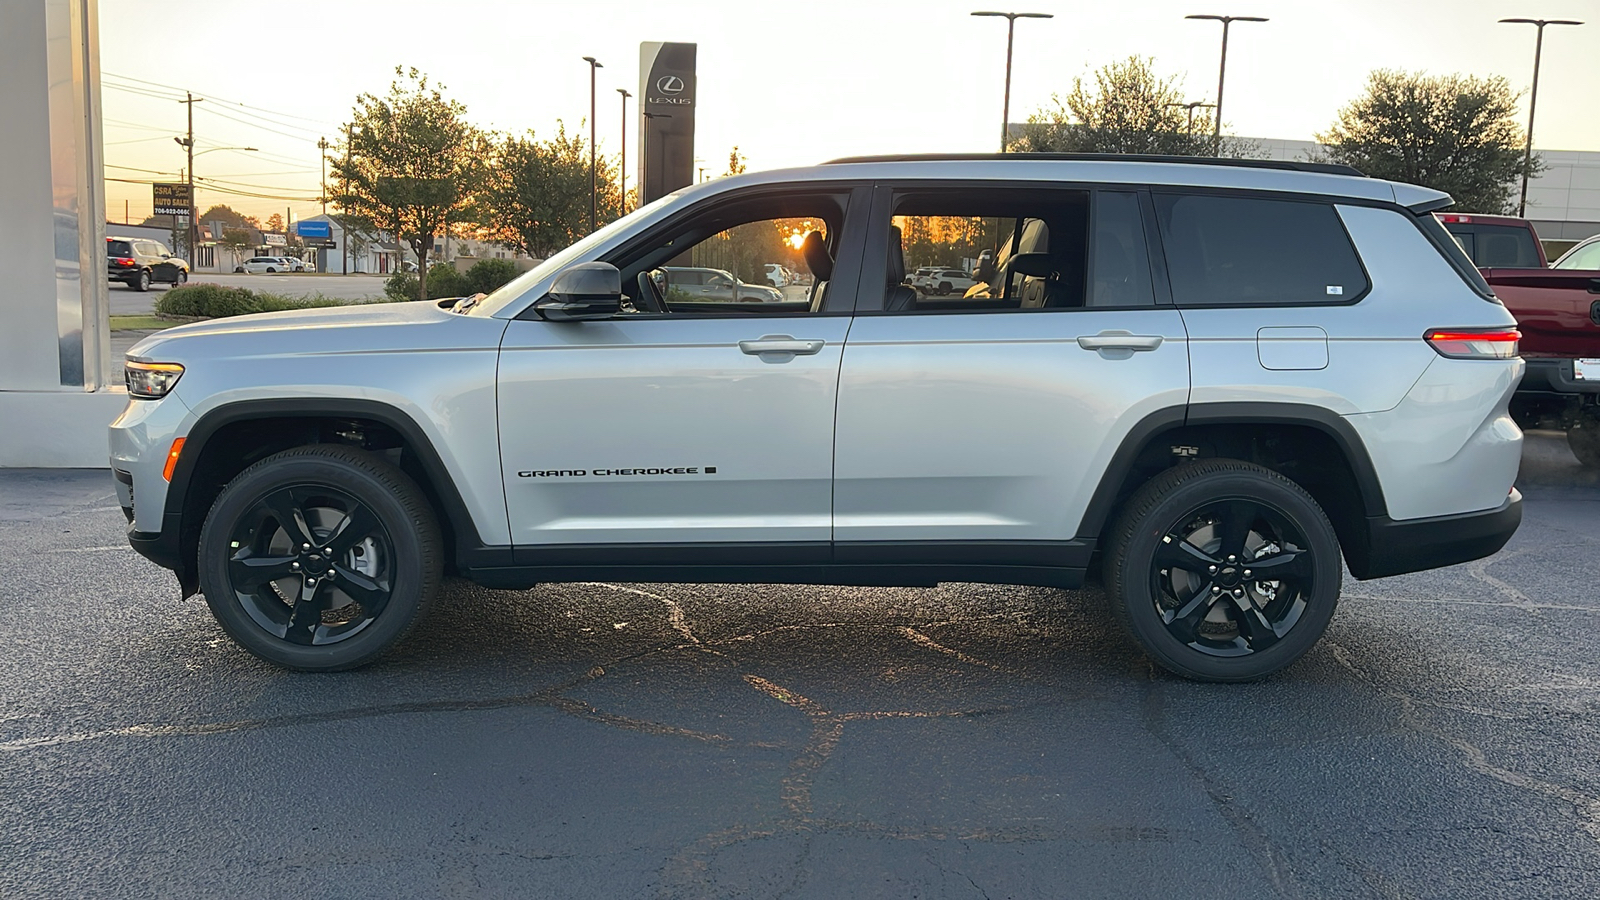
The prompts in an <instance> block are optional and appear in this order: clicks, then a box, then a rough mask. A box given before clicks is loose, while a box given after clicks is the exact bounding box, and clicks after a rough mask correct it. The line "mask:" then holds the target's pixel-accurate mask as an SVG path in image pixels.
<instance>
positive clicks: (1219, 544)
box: [1106, 460, 1343, 681]
mask: <svg viewBox="0 0 1600 900" xmlns="http://www.w3.org/2000/svg"><path fill="white" fill-rule="evenodd" d="M1342 574H1343V573H1342V570H1341V568H1340V562H1339V545H1338V540H1337V537H1336V536H1335V534H1334V531H1333V526H1332V525H1331V524H1330V523H1329V522H1328V519H1327V516H1326V515H1325V514H1323V512H1322V509H1321V508H1320V507H1319V506H1318V505H1317V503H1316V501H1315V500H1313V499H1312V498H1311V496H1310V495H1309V494H1307V493H1306V492H1305V491H1304V489H1302V488H1301V487H1300V486H1299V485H1297V484H1295V483H1294V482H1292V481H1290V480H1289V479H1287V478H1285V477H1284V476H1282V475H1280V474H1278V473H1277V472H1273V471H1271V470H1269V469H1265V468H1263V467H1261V466H1257V465H1254V464H1251V463H1246V462H1241V461H1238V460H1202V461H1199V462H1195V463H1190V464H1187V465H1182V466H1178V467H1176V468H1173V469H1170V470H1168V471H1167V472H1165V473H1163V474H1162V475H1159V476H1157V477H1156V478H1154V479H1152V480H1151V481H1150V482H1149V483H1148V484H1146V485H1145V486H1144V487H1143V488H1141V489H1140V490H1139V491H1138V492H1137V493H1136V494H1135V495H1134V497H1133V499H1132V501H1130V503H1129V506H1128V509H1127V511H1126V512H1125V513H1124V514H1123V517H1122V519H1121V520H1119V522H1118V525H1117V527H1116V528H1115V529H1114V531H1113V537H1112V549H1111V553H1110V554H1109V555H1108V557H1107V578H1106V586H1107V593H1108V595H1109V597H1110V600H1111V603H1112V608H1113V610H1114V611H1116V613H1117V614H1118V617H1119V618H1120V619H1122V621H1123V622H1124V624H1125V625H1127V626H1128V629H1129V631H1130V632H1131V633H1132V634H1133V636H1134V637H1135V638H1136V639H1137V640H1138V641H1139V643H1140V644H1141V645H1143V647H1144V649H1145V650H1146V651H1147V652H1148V653H1149V654H1150V655H1151V657H1152V658H1154V659H1155V661H1156V662H1157V663H1159V664H1160V665H1162V666H1163V667H1164V668H1166V669H1168V670H1169V671H1172V672H1175V673H1177V674H1179V675H1183V676H1185V677H1189V678H1196V679H1201V680H1206V681H1248V680H1253V679H1256V678H1261V677H1264V676H1266V675H1269V674H1271V673H1272V672H1276V671H1278V670H1280V669H1282V668H1283V667H1285V666H1287V665H1289V664H1290V663H1292V662H1294V661H1295V660H1296V659H1298V658H1299V657H1300V656H1301V655H1302V654H1304V653H1305V652H1306V650H1308V649H1310V647H1311V645H1312V644H1314V643H1315V642H1316V640H1317V639H1318V638H1319V637H1321V635H1322V632H1323V631H1324V630H1325V629H1326V628H1327V625H1328V621H1329V620H1330V619H1331V618H1332V616H1333V611H1334V607H1335V605H1336V604H1337V602H1338V596H1339V585H1340V581H1341V579H1342Z"/></svg>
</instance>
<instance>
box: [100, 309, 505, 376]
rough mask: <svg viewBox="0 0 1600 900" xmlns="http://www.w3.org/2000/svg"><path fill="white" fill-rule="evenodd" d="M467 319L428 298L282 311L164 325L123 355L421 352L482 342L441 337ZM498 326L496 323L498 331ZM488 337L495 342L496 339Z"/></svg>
mask: <svg viewBox="0 0 1600 900" xmlns="http://www.w3.org/2000/svg"><path fill="white" fill-rule="evenodd" d="M467 321H469V317H467V316H459V315H455V314H454V313H450V312H446V311H445V310H442V309H440V308H439V306H438V304H437V303H435V302H434V301H431V300H429V301H413V302H405V303H365V304H358V305H355V306H330V307H324V308H319V309H303V310H285V311H283V312H270V313H257V314H255V315H249V316H230V317H228V318H225V319H208V320H206V321H204V322H192V323H190V324H188V325H179V326H177V327H175V328H168V329H166V330H165V331H160V332H157V333H155V334H152V335H150V336H149V337H147V338H145V339H144V340H142V341H140V342H139V343H137V344H135V345H133V347H132V348H131V349H129V350H128V357H129V358H130V359H141V360H146V361H166V362H182V361H184V360H185V359H186V358H193V357H196V356H200V357H216V356H225V355H233V356H259V355H263V354H272V353H282V352H294V353H319V352H328V353H339V352H361V351H381V350H408V349H418V350H423V349H434V348H440V347H444V346H449V345H451V344H458V341H460V340H466V341H467V342H468V344H470V345H473V346H476V345H478V344H480V343H482V341H483V340H485V339H486V336H487V332H485V331H484V330H483V329H477V328H468V329H463V330H462V331H461V334H462V338H456V339H453V338H449V337H443V336H441V334H440V328H439V326H441V325H445V324H447V323H452V322H458V323H459V322H467ZM504 325H505V323H504V322H500V323H499V326H500V328H499V330H501V331H503V330H504ZM466 335H471V337H470V338H467V337H466ZM494 340H495V343H496V345H497V344H498V337H497V336H496V337H495V338H494ZM467 348H468V347H462V349H467Z"/></svg>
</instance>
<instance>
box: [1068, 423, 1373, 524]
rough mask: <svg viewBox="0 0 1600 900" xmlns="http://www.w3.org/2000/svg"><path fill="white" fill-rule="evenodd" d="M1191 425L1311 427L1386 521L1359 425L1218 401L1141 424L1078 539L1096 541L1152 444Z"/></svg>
mask: <svg viewBox="0 0 1600 900" xmlns="http://www.w3.org/2000/svg"><path fill="white" fill-rule="evenodd" d="M1189 425H1294V426H1300V427H1309V428H1312V429H1315V430H1316V431H1319V432H1321V433H1323V434H1325V435H1327V436H1328V437H1329V438H1330V439H1332V441H1333V442H1334V445H1335V446H1337V447H1338V448H1339V450H1340V452H1341V453H1342V454H1343V455H1344V458H1345V461H1346V462H1347V463H1348V464H1349V465H1350V470H1351V472H1352V473H1353V474H1354V475H1355V479H1356V484H1357V486H1358V487H1359V488H1360V491H1361V503H1362V507H1363V509H1364V510H1365V512H1366V515H1368V516H1384V515H1387V513H1388V506H1387V504H1386V503H1385V501H1384V497H1383V485H1382V483H1381V482H1380V481H1379V480H1378V471H1377V469H1376V468H1375V467H1374V466H1373V464H1372V458H1371V456H1370V455H1368V453H1367V448H1366V445H1365V444H1364V443H1362V441H1361V436H1360V435H1359V434H1358V433H1357V432H1356V430H1355V428H1354V426H1352V425H1351V424H1350V423H1349V422H1347V421H1345V419H1344V418H1343V417H1342V416H1340V415H1339V414H1338V413H1335V412H1333V411H1332V410H1329V409H1325V408H1323V407H1320V406H1312V405H1309V404H1304V403H1276V402H1255V401H1240V402H1219V403H1191V404H1189V405H1188V406H1187V407H1178V406H1170V407H1167V408H1165V409H1159V410H1156V411H1155V412H1153V413H1150V414H1149V415H1147V416H1145V417H1144V418H1143V419H1140V420H1139V421H1138V422H1137V423H1135V424H1134V426H1133V427H1132V428H1130V429H1129V430H1128V433H1127V434H1126V436H1124V437H1123V439H1122V443H1121V444H1120V445H1119V446H1118V447H1117V451H1116V452H1115V453H1114V454H1112V457H1111V462H1110V463H1109V464H1108V465H1107V466H1106V469H1105V472H1104V473H1102V475H1101V477H1100V484H1099V486H1097V487H1096V488H1095V492H1094V494H1093V496H1092V497H1091V498H1090V500H1089V505H1088V507H1087V508H1086V509H1085V510H1084V514H1083V521H1082V522H1080V523H1079V525H1078V539H1080V540H1082V539H1085V538H1087V539H1090V540H1097V539H1098V538H1099V537H1100V534H1101V532H1103V531H1104V530H1105V526H1106V524H1107V523H1108V522H1109V520H1110V519H1111V517H1112V513H1113V510H1112V506H1113V505H1114V504H1115V503H1116V499H1117V496H1118V494H1119V493H1121V490H1122V486H1123V483H1124V482H1125V481H1126V480H1127V478H1128V476H1129V475H1130V474H1131V473H1132V471H1133V466H1134V463H1135V462H1136V461H1137V460H1138V458H1139V456H1140V455H1141V454H1142V453H1143V452H1144V450H1145V448H1146V447H1148V446H1149V445H1150V443H1151V442H1152V441H1154V440H1156V439H1158V438H1159V437H1160V436H1161V435H1162V434H1165V433H1166V432H1169V431H1175V430H1177V429H1179V428H1183V427H1185V426H1189Z"/></svg>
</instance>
